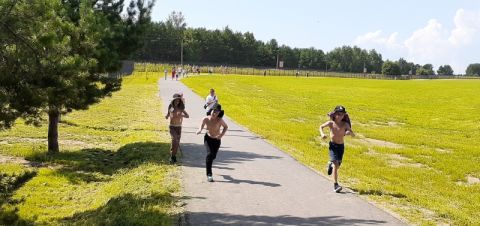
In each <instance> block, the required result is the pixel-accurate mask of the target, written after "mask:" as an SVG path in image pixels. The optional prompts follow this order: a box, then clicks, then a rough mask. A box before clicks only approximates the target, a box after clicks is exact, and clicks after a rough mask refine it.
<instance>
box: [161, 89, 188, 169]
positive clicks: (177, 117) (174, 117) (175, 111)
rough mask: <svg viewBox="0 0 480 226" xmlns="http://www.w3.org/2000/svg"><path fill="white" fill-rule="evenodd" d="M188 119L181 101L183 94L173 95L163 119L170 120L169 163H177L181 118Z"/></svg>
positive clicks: (183, 102)
mask: <svg viewBox="0 0 480 226" xmlns="http://www.w3.org/2000/svg"><path fill="white" fill-rule="evenodd" d="M188 117H190V116H189V115H188V113H187V112H186V111H185V101H184V100H183V94H180V93H175V94H173V100H172V101H171V102H170V105H168V112H167V115H165V119H168V118H170V126H169V127H168V128H169V129H170V136H171V137H172V144H171V146H170V163H171V164H174V163H176V162H177V156H176V154H177V151H178V148H179V147H180V138H181V136H182V122H183V118H188Z"/></svg>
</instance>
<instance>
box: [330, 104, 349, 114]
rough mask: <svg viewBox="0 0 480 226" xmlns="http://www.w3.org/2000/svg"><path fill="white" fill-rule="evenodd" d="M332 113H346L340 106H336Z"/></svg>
mask: <svg viewBox="0 0 480 226" xmlns="http://www.w3.org/2000/svg"><path fill="white" fill-rule="evenodd" d="M333 112H342V113H347V111H346V110H345V107H343V106H342V105H338V106H336V107H335V109H334V110H333Z"/></svg>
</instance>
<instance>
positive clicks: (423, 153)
mask: <svg viewBox="0 0 480 226" xmlns="http://www.w3.org/2000/svg"><path fill="white" fill-rule="evenodd" d="M183 82H184V83H185V84H187V85H188V86H189V87H191V88H192V89H193V90H194V91H195V92H197V93H198V94H200V95H201V96H203V95H205V94H206V93H208V90H209V88H211V87H213V88H215V89H216V92H217V95H218V97H219V100H220V103H221V104H222V106H223V108H225V112H226V115H228V116H229V117H230V118H232V119H233V120H235V121H237V122H238V123H240V124H242V125H245V126H246V127H248V128H249V129H250V130H252V131H254V132H255V133H257V134H259V135H261V136H263V137H264V138H265V139H267V140H269V141H270V142H272V143H274V144H275V145H277V146H278V147H280V148H281V149H282V150H284V151H286V152H288V153H289V154H291V155H292V156H293V157H295V158H296V159H298V160H299V161H301V162H303V163H304V164H306V165H308V166H310V167H313V168H315V169H317V170H318V171H320V172H321V173H323V174H325V166H326V162H327V160H328V151H327V148H328V145H327V142H326V141H323V140H321V139H320V138H319V132H318V127H319V125H320V124H321V123H323V122H325V121H326V120H328V118H327V116H326V113H328V112H329V111H331V110H332V109H333V108H334V107H335V105H339V104H341V105H344V106H345V107H346V109H347V111H348V112H349V114H350V116H351V118H352V120H353V129H354V131H356V132H357V135H358V136H357V137H356V138H353V139H352V138H349V137H347V139H346V152H345V156H344V164H343V165H342V169H341V173H340V182H341V183H343V184H345V185H347V186H348V187H350V188H352V189H353V190H355V191H357V192H358V193H359V194H362V195H364V196H367V197H368V199H369V200H371V201H374V202H377V203H380V204H381V205H383V206H386V207H387V208H389V209H391V210H393V211H395V212H397V213H399V214H400V215H401V216H403V217H404V218H406V219H407V220H408V221H409V222H411V223H416V224H438V223H451V224H457V225H478V224H480V218H478V216H479V210H480V195H479V194H480V183H479V180H478V178H480V164H479V163H480V138H479V137H480V123H479V122H480V98H478V92H479V90H480V81H478V80H409V81H386V80H362V79H339V78H295V77H268V76H267V77H255V76H232V75H227V76H199V77H191V78H188V79H184V80H183ZM325 132H327V131H326V130H325ZM305 183H308V182H307V181H306V182H305Z"/></svg>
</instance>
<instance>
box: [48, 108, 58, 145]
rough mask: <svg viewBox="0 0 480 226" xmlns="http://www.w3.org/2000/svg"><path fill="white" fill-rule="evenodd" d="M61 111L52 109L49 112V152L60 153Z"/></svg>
mask: <svg viewBox="0 0 480 226" xmlns="http://www.w3.org/2000/svg"><path fill="white" fill-rule="evenodd" d="M59 119H60V113H59V112H58V111H50V112H49V113H48V153H49V154H55V153H58V121H59Z"/></svg>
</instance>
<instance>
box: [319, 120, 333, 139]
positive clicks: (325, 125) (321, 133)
mask: <svg viewBox="0 0 480 226" xmlns="http://www.w3.org/2000/svg"><path fill="white" fill-rule="evenodd" d="M331 125H332V121H328V122H325V123H323V124H322V125H321V126H320V128H319V130H320V136H321V137H322V139H325V138H327V135H325V133H323V128H325V127H330V126H331Z"/></svg>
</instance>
